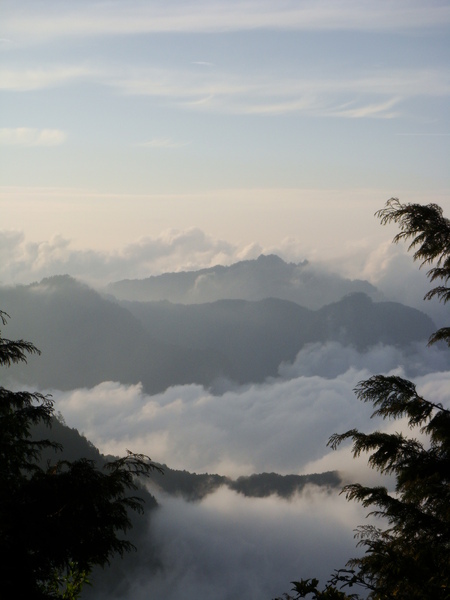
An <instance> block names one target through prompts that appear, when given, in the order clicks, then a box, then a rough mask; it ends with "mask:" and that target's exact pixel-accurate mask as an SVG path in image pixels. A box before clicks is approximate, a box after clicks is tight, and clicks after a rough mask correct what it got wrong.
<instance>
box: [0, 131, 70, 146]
mask: <svg viewBox="0 0 450 600" xmlns="http://www.w3.org/2000/svg"><path fill="white" fill-rule="evenodd" d="M66 138H67V135H66V133H65V132H64V131H61V130H60V129H33V128H30V127H15V128H3V129H0V145H2V146H60V145H61V144H63V143H64V142H65V141H66Z"/></svg>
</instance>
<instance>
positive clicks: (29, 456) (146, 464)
mask: <svg viewBox="0 0 450 600" xmlns="http://www.w3.org/2000/svg"><path fill="white" fill-rule="evenodd" d="M7 317H8V315H7V314H6V313H5V312H2V311H0V320H1V323H2V325H6V322H7ZM30 353H31V354H39V350H37V348H36V347H35V346H34V345H33V344H31V343H29V342H26V341H23V340H18V341H11V340H8V339H6V338H3V337H1V331H0V366H6V367H8V366H10V365H11V364H14V363H19V362H26V358H27V355H28V354H30ZM53 417H54V409H53V401H52V399H51V397H50V396H45V395H42V394H40V393H32V392H28V391H19V392H13V391H11V390H7V389H5V388H4V387H1V386H0V557H1V559H0V582H1V583H0V588H1V597H2V598H3V597H4V598H30V599H33V600H35V599H36V600H39V599H42V600H48V599H50V598H66V599H71V600H72V599H73V598H77V597H78V596H79V593H80V592H81V588H82V586H83V585H84V583H86V582H87V581H88V575H89V572H90V571H91V570H92V568H93V567H94V566H95V565H105V564H107V563H108V562H109V560H110V558H111V557H112V556H113V555H114V554H119V555H123V553H124V552H128V551H129V550H132V549H133V548H134V547H133V545H132V544H131V543H130V542H129V541H127V540H126V539H122V538H121V537H120V533H125V532H127V531H128V530H129V529H130V527H131V521H130V513H129V511H130V510H131V511H137V512H142V511H143V500H142V499H141V498H140V497H139V496H136V495H130V491H136V490H138V485H137V483H136V477H137V476H146V475H148V474H149V472H150V471H152V470H155V469H156V470H158V471H161V469H160V468H159V467H158V466H156V465H155V464H153V463H152V462H151V461H150V459H149V458H148V457H147V456H144V455H142V454H134V453H132V452H129V451H127V455H126V456H125V457H122V458H119V459H117V460H113V461H111V462H109V463H107V464H106V466H105V468H104V469H102V468H99V467H97V465H96V464H95V462H93V461H91V460H87V459H83V458H81V459H80V460H77V461H74V462H68V461H66V460H56V461H55V462H54V463H53V464H47V465H44V466H43V465H42V461H41V460H40V459H41V452H42V451H43V450H44V449H48V448H53V449H54V450H55V452H58V451H59V450H61V446H60V445H59V444H56V443H54V442H52V441H50V440H48V439H42V440H35V439H33V438H32V426H33V425H36V424H38V423H44V424H45V425H47V426H49V427H50V426H51V423H52V418H53Z"/></svg>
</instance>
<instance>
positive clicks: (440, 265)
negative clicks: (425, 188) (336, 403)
mask: <svg viewBox="0 0 450 600" xmlns="http://www.w3.org/2000/svg"><path fill="white" fill-rule="evenodd" d="M377 216H378V217H380V219H381V222H382V223H383V224H386V223H390V222H394V223H397V224H398V225H399V227H400V233H398V234H397V235H396V236H395V238H394V242H399V241H402V240H407V241H410V245H409V250H412V251H413V252H414V254H413V257H414V260H418V261H420V263H421V264H420V266H425V265H434V266H432V267H431V268H430V270H429V271H428V277H429V279H430V281H432V282H433V281H437V282H440V285H438V286H437V287H434V288H432V289H431V290H430V291H429V292H428V293H427V294H426V296H425V299H431V298H434V297H437V298H438V299H439V300H440V301H442V302H444V303H446V302H447V301H448V300H450V287H448V282H449V280H450V221H449V220H448V219H446V218H444V217H443V214H442V210H441V208H440V207H439V206H437V205H435V204H429V205H427V206H421V205H417V204H401V203H400V202H399V201H398V200H397V199H395V198H392V199H391V200H389V201H388V202H387V204H386V207H385V208H384V209H383V210H380V211H379V212H378V213H377ZM439 341H443V342H445V343H446V344H447V345H449V346H450V328H448V327H445V328H442V329H439V330H438V331H437V332H436V333H434V334H432V336H431V337H430V340H429V344H434V343H435V342H439ZM355 392H356V395H357V397H358V398H359V399H360V400H361V401H363V402H370V403H372V404H373V406H374V408H375V412H374V413H373V416H376V415H377V416H381V417H382V418H384V419H400V418H403V417H405V418H406V421H407V425H408V427H409V429H410V430H415V431H416V435H417V433H418V434H419V435H418V437H410V436H406V435H404V434H403V433H393V434H388V433H383V432H380V431H375V432H374V433H370V434H365V433H361V432H359V431H357V430H356V429H351V430H350V431H347V432H346V433H343V434H334V435H332V436H331V438H330V440H329V442H328V444H329V445H330V446H331V447H332V448H337V446H339V444H341V443H342V442H344V441H346V440H351V441H352V444H353V445H352V451H353V455H354V456H355V457H356V456H359V455H360V454H361V453H363V452H367V453H369V461H368V462H369V466H370V467H371V468H373V469H376V470H377V471H379V472H381V473H383V474H386V475H392V476H394V478H395V492H394V493H390V492H389V491H388V489H387V488H385V487H382V486H378V487H365V486H362V485H360V484H358V483H355V484H352V485H347V486H346V487H344V489H343V493H345V494H346V497H347V498H348V499H349V500H357V501H358V502H361V503H362V505H363V506H364V507H367V508H370V509H371V512H370V513H369V514H370V515H374V516H376V517H379V518H381V520H382V524H383V527H376V526H374V525H365V526H364V525H363V526H360V527H358V529H357V530H356V533H355V537H356V539H357V540H358V545H359V546H362V547H363V548H364V550H365V552H364V554H363V556H362V557H361V558H355V559H353V560H350V561H349V562H348V563H347V565H346V567H347V568H346V569H340V570H338V571H335V573H334V575H333V576H332V577H331V579H330V581H329V582H328V583H327V584H326V585H325V587H320V585H319V581H318V580H317V579H306V580H305V579H302V580H300V581H294V582H292V583H293V586H294V587H293V590H292V592H291V595H289V594H287V593H285V594H284V595H283V598H284V599H285V600H297V599H299V598H312V599H322V598H323V599H345V598H351V599H353V600H356V599H358V598H361V597H364V598H366V597H367V598H370V599H371V600H386V599H391V598H392V599H395V600H398V599H401V600H414V599H417V600H425V599H431V598H433V599H434V600H448V599H449V598H450V411H449V410H448V409H447V408H444V407H443V406H442V405H441V404H439V403H435V402H432V401H430V400H427V399H425V398H423V397H421V395H420V394H419V393H418V392H417V390H416V387H415V385H414V384H413V383H412V382H411V381H408V380H405V379H402V378H401V377H397V376H382V375H376V376H374V377H371V378H370V379H368V380H366V381H362V382H360V383H359V384H358V386H357V388H356V390H355ZM354 590H356V591H354ZM360 594H362V596H361V595H360ZM278 600H281V599H278Z"/></svg>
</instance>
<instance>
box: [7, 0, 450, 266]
mask: <svg viewBox="0 0 450 600" xmlns="http://www.w3.org/2000/svg"><path fill="white" fill-rule="evenodd" d="M0 12H1V18H0V157H1V161H0V184H1V188H0V206H1V207H2V224H1V229H2V235H3V238H2V243H1V249H2V250H1V251H2V252H6V251H7V248H8V246H9V245H11V243H12V242H11V240H13V241H15V242H17V240H19V241H20V244H21V245H22V246H21V253H22V255H23V257H22V258H23V260H26V255H27V252H28V253H29V252H31V251H32V250H33V248H34V249H36V248H38V250H39V252H40V254H41V259H42V256H48V254H49V252H53V255H54V254H55V252H56V253H58V252H59V254H61V253H63V252H64V251H65V252H67V251H68V250H67V249H68V248H69V249H70V251H71V252H74V253H75V252H78V253H80V252H81V253H83V252H84V253H85V254H83V256H84V257H85V256H86V253H87V252H91V253H92V252H96V253H104V254H103V256H105V253H106V254H107V255H108V256H109V255H114V253H115V254H116V255H117V253H122V254H126V253H127V252H128V251H129V248H135V247H136V245H138V246H139V245H141V246H142V245H143V244H144V245H145V244H148V243H150V244H151V243H154V244H157V243H159V242H160V241H161V240H163V241H164V240H166V241H167V240H173V239H179V238H183V239H185V238H186V237H189V238H190V239H192V238H193V237H195V236H197V238H196V239H199V237H200V238H201V237H202V236H203V238H204V239H206V240H208V241H209V243H210V245H211V246H215V247H218V248H220V247H224V246H226V245H227V244H228V246H226V248H228V249H229V248H230V247H231V248H232V250H233V251H232V252H226V251H225V252H221V251H217V252H214V253H209V254H207V255H203V256H201V255H199V253H198V252H197V255H196V254H195V252H196V249H195V247H194V246H187V247H185V248H184V250H183V252H178V253H177V252H175V253H173V255H172V254H171V255H170V257H169V258H168V260H167V261H166V262H165V263H164V264H163V265H162V264H160V263H161V261H160V262H159V263H158V262H157V261H153V262H152V261H149V262H147V263H146V264H145V265H142V269H141V271H140V272H139V275H140V276H147V275H150V274H153V273H154V272H160V271H161V270H164V269H167V270H179V269H181V268H196V267H199V266H209V264H211V263H214V262H216V263H220V262H222V263H227V264H229V263H230V262H232V261H233V260H236V259H239V258H242V257H244V258H245V257H254V256H255V255H257V254H258V253H259V252H264V251H267V250H277V251H278V252H279V253H280V254H282V255H283V252H284V256H286V257H289V258H290V259H298V260H302V259H303V258H311V257H312V258H317V259H325V258H334V259H336V257H341V256H346V255H348V254H350V253H353V254H355V253H357V252H358V251H359V250H360V249H361V248H363V247H364V248H365V247H367V246H368V245H371V246H374V247H375V246H376V245H377V244H380V243H382V242H383V241H385V240H386V239H388V238H389V239H390V238H391V237H392V236H391V235H388V234H387V233H386V231H385V230H384V229H383V228H380V226H379V224H378V222H377V220H376V219H374V218H373V213H374V212H375V211H376V210H377V209H379V208H381V207H382V206H383V205H384V203H385V201H386V200H387V199H388V198H390V197H392V196H396V197H399V198H400V199H401V200H402V201H404V202H424V203H427V202H436V203H438V204H441V205H442V206H443V207H444V209H445V208H447V209H449V208H450V194H449V190H450V185H449V169H448V156H449V155H450V153H449V140H450V124H449V118H450V111H449V101H448V100H449V94H450V77H449V64H450V61H449V58H450V44H449V43H448V39H449V28H450V5H449V3H448V2H447V1H438V0H430V1H429V2H427V3H424V2H421V1H415V0H399V1H397V2H395V3H394V2H390V1H387V0H377V1H372V0H363V1H360V2H355V1H352V0H333V1H331V0H323V1H321V0H316V1H309V0H297V1H294V0H282V1H280V0H276V1H275V0H265V1H261V0H258V1H256V0H246V1H239V2H237V1H233V0H227V1H225V0H214V1H208V2H206V1H202V0H199V1H192V0H183V1H181V0H173V1H171V2H160V1H156V0H150V1H146V2H144V1H139V0H130V2H127V3H126V4H124V3H123V2H117V1H111V0H104V1H102V2H96V1H92V0H90V1H88V0H81V1H79V2H77V3H66V2H56V1H54V0H39V1H36V0H33V1H31V0H28V1H27V0H3V2H2V4H1V6H0ZM230 245H231V246H230ZM5 248H6V250H5ZM30 248H31V250H30ZM55 248H56V250H55ZM64 249H65V250H64ZM191 250H192V252H191ZM105 260H106V259H105ZM77 275H78V273H77Z"/></svg>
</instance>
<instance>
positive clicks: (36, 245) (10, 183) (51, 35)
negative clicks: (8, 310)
mask: <svg viewBox="0 0 450 600" xmlns="http://www.w3.org/2000/svg"><path fill="white" fill-rule="evenodd" d="M449 33H450V3H449V1H448V0H427V2H424V1H423V0H396V1H395V2H392V1H391V0H359V1H357V0H239V1H238V0H209V1H207V0H164V1H161V0H145V1H144V0H128V1H127V2H121V1H118V0H116V1H114V0H102V1H94V0H78V1H77V2H62V1H60V0H59V1H57V0H2V1H1V2H0V209H1V223H0V283H2V284H3V283H30V282H32V281H35V280H39V279H40V278H42V277H47V276H50V275H55V274H59V273H69V274H71V275H73V276H76V277H79V278H81V279H84V280H86V281H88V282H89V283H90V284H92V285H94V284H99V283H100V284H102V285H103V284H106V283H108V281H114V280H117V279H122V278H126V277H146V276H149V275H153V274H159V273H162V272H165V271H178V270H182V269H196V268H200V267H206V266H212V265H215V264H231V263H232V262H235V261H237V260H243V259H249V258H256V257H257V256H258V255H259V254H260V253H262V252H264V253H269V252H273V253H276V254H279V255H280V256H281V257H282V258H284V259H285V260H291V261H296V262H297V261H298V262H300V261H302V260H303V259H305V258H306V259H308V260H311V261H314V262H315V263H317V264H319V265H322V266H323V267H324V268H325V265H326V266H327V268H330V269H332V270H334V271H338V272H340V273H342V274H344V275H346V276H352V277H360V278H365V279H368V280H369V281H371V282H372V283H374V284H376V285H377V286H378V285H379V286H380V287H381V289H382V290H383V291H384V292H385V293H386V295H387V297H389V298H391V299H395V300H400V301H403V302H406V303H409V304H413V305H416V306H417V307H419V306H421V303H422V297H423V294H424V293H425V291H426V289H428V286H427V285H426V278H425V276H424V273H423V272H422V273H419V272H418V271H417V265H413V264H412V261H411V257H406V256H405V255H404V249H402V248H398V247H393V246H392V244H391V239H392V237H393V236H394V235H395V233H397V230H396V228H395V226H392V227H388V228H383V227H380V224H379V222H378V220H377V219H376V218H374V216H373V215H374V212H375V211H376V210H378V209H380V208H382V207H383V205H384V203H385V202H386V200H387V199H388V198H390V197H399V198H400V200H401V201H402V202H419V203H429V202H435V203H437V204H439V205H441V206H442V207H443V208H444V211H445V212H446V214H447V215H449V214H450V170H449V168H448V166H449V158H448V157H449V156H450V148H449V142H450V109H449V108H450V103H449V96H450V67H449V65H450V43H449V39H450V36H449ZM402 252H403V253H402ZM416 291H417V293H416ZM414 294H415V295H416V297H415V299H414V298H412V296H413V295H414ZM417 352H418V355H417V362H418V363H420V364H426V361H427V360H430V362H433V360H434V361H436V360H437V357H436V356H434V355H432V356H431V358H429V359H427V358H426V356H429V355H427V354H426V353H425V351H423V352H421V351H419V350H418V351H417ZM426 352H431V351H430V350H427V351H426ZM406 360H411V357H410V356H409V357H407V358H406V357H404V356H403V355H402V353H401V352H399V351H398V349H395V348H374V349H372V350H371V351H370V353H369V354H368V355H367V356H365V357H361V356H359V355H357V354H355V353H352V351H351V350H350V349H345V350H344V349H343V348H336V347H332V346H330V345H325V346H318V347H312V348H308V349H306V350H305V351H304V352H303V353H302V354H301V355H300V356H299V357H298V359H297V361H296V362H295V363H294V364H292V365H281V366H280V374H279V378H277V379H276V380H274V381H268V382H266V383H264V384H261V385H259V386H246V387H241V388H237V389H230V390H228V391H226V392H224V394H222V395H221V396H219V395H214V394H213V393H212V392H211V391H208V390H205V389H204V388H203V387H201V386H195V385H194V386H178V387H173V388H169V389H168V390H166V391H165V392H164V393H162V394H159V395H157V396H147V395H146V394H145V393H143V391H142V388H141V387H140V386H139V385H138V384H136V385H132V386H130V385H125V384H123V383H121V382H103V383H102V384H100V385H99V386H96V387H95V388H93V389H80V390H70V391H67V392H60V391H58V390H52V391H53V394H54V399H55V403H56V408H57V410H61V412H62V414H63V416H64V418H65V419H66V421H67V423H68V424H69V425H70V426H72V427H77V428H78V429H79V430H80V431H81V432H83V433H85V434H86V435H87V437H88V438H89V439H90V440H91V441H92V442H93V443H95V444H96V445H97V446H98V447H100V449H101V450H102V451H104V452H117V453H123V451H124V448H126V447H129V446H132V448H134V449H136V450H137V451H142V452H146V453H148V454H150V455H151V456H152V458H153V459H155V460H161V461H162V462H165V463H167V464H168V465H169V466H170V467H172V468H181V469H187V470H190V471H197V472H201V471H203V470H206V471H208V472H218V473H221V474H224V473H226V474H230V475H233V476H239V475H241V474H245V475H247V474H250V473H252V472H258V471H271V470H274V471H278V472H283V473H290V472H298V473H306V472H314V471H316V472H321V471H325V470H328V469H335V468H339V469H340V470H341V471H342V472H343V473H344V474H345V472H346V467H347V466H348V468H349V472H350V471H351V473H352V475H353V476H357V477H358V480H359V481H364V477H368V475H367V469H366V468H365V466H364V465H365V463H362V466H361V468H360V467H359V466H358V465H357V464H355V461H353V460H351V458H350V455H349V452H348V450H345V449H343V450H342V451H341V450H339V451H338V452H334V453H332V452H331V451H329V449H328V448H327V447H326V441H327V439H328V437H329V436H330V435H331V434H332V433H333V432H334V431H338V432H339V431H343V430H346V429H348V427H353V426H355V427H361V428H363V427H364V428H365V430H366V429H367V427H368V426H369V425H368V423H369V421H368V417H369V414H370V410H365V409H364V407H362V408H361V405H360V403H358V402H357V400H356V399H355V397H354V395H353V392H352V390H353V387H354V386H355V384H356V382H357V381H359V380H361V379H364V378H365V377H367V376H368V375H369V374H370V373H372V372H379V371H383V372H388V371H390V370H392V369H396V371H395V372H402V371H401V369H402V365H403V364H404V363H405V361H406ZM336 361H337V362H336ZM337 363H338V364H337ZM435 367H436V365H435ZM438 367H439V369H438ZM438 367H436V369H438V370H439V373H440V374H439V375H436V373H432V371H431V367H430V369H429V370H428V371H427V370H426V368H425V370H424V372H423V373H422V374H420V376H419V377H418V384H419V386H420V389H421V390H423V392H424V393H425V394H428V396H430V395H433V394H434V396H433V397H434V398H435V399H436V401H440V400H444V399H445V398H448V387H449V383H448V380H449V377H450V375H449V373H448V372H445V371H444V370H443V369H444V368H445V365H444V366H443V365H441V364H439V365H438ZM321 369H322V371H321ZM330 407H332V408H330ZM373 426H375V424H373ZM386 426H387V427H391V426H392V427H394V426H395V424H391V425H386ZM280 431H282V432H283V436H282V443H281V441H280ZM369 477H370V475H369ZM368 481H369V483H370V482H371V481H372V480H368ZM161 504H162V508H161V510H160V511H159V512H158V515H157V517H155V519H154V520H153V521H152V524H151V534H152V536H153V539H156V541H157V542H158V543H159V544H160V550H161V553H162V554H161V555H162V556H163V561H164V563H165V565H166V567H167V572H166V573H162V574H160V576H158V577H160V578H159V579H157V578H156V579H155V578H154V579H153V580H152V582H151V586H150V584H149V582H148V580H145V578H144V579H143V580H142V581H136V588H135V589H134V590H132V592H131V593H130V596H129V597H130V598H137V599H138V600H139V599H140V598H147V597H149V590H150V591H153V592H154V594H155V597H163V596H164V597H165V598H169V600H171V599H175V598H179V597H180V596H183V597H184V598H187V599H188V600H190V599H191V598H192V599H194V598H209V597H212V596H214V597H215V598H218V599H219V600H222V599H223V600H231V599H232V598H235V597H237V596H238V595H242V596H245V597H249V598H262V597H267V598H270V597H271V595H272V596H274V595H276V594H278V595H280V594H281V593H282V592H284V591H288V590H289V587H290V585H289V582H290V581H292V580H293V579H295V578H299V577H302V576H311V577H312V576H316V575H319V576H321V577H322V578H326V577H327V576H328V575H329V574H330V573H331V572H332V570H333V568H336V567H340V566H343V564H344V563H345V561H346V560H347V558H349V557H350V556H354V555H355V541H354V540H353V532H352V529H353V528H354V527H355V526H356V525H358V524H360V523H362V522H364V514H365V511H361V508H360V507H358V506H357V505H355V504H354V503H353V504H350V503H347V502H346V501H345V499H344V498H343V497H342V496H341V497H337V496H336V495H332V496H330V495H328V494H327V493H324V492H323V491H322V492H320V491H317V490H316V491H310V490H309V491H307V493H306V494H305V495H303V496H301V497H297V498H294V499H292V500H291V501H289V502H288V501H284V500H280V499H276V498H274V497H270V498H266V499H254V498H253V499H246V498H243V497H241V496H238V495H237V494H236V493H234V492H232V491H230V490H226V489H220V490H219V491H218V492H216V493H215V494H213V495H211V496H208V497H207V498H206V499H204V500H203V501H202V502H201V503H199V504H188V503H186V502H183V501H182V500H180V499H176V498H164V499H163V501H162V502H161ZM167 574H169V576H167ZM230 582H232V584H230ZM230 585H232V587H231V588H230ZM233 586H234V587H233ZM236 590H238V591H239V593H237V592H236ZM242 592H243V593H242ZM127 600H128V599H127Z"/></svg>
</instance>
